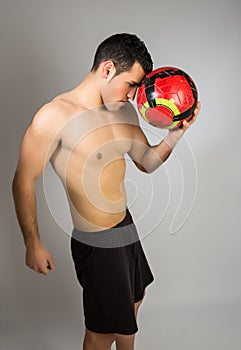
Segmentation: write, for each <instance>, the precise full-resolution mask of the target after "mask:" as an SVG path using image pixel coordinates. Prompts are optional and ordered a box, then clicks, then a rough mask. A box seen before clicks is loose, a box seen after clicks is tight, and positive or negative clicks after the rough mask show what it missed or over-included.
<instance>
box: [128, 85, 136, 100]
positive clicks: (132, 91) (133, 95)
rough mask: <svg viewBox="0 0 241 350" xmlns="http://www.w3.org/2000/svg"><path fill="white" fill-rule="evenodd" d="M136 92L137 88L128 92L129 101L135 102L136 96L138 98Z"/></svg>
mask: <svg viewBox="0 0 241 350" xmlns="http://www.w3.org/2000/svg"><path fill="white" fill-rule="evenodd" d="M136 90H137V89H136V88H135V89H132V90H130V91H129V92H128V95H127V97H128V99H129V100H131V101H134V99H135V96H136Z"/></svg>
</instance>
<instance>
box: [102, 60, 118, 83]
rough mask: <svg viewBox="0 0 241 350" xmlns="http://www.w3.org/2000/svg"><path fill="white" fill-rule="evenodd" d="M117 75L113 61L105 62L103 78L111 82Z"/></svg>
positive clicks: (103, 64)
mask: <svg viewBox="0 0 241 350" xmlns="http://www.w3.org/2000/svg"><path fill="white" fill-rule="evenodd" d="M115 73H116V68H115V65H114V63H113V62H112V61H105V62H103V63H102V69H101V76H102V78H104V79H107V80H108V81H110V80H111V79H112V78H113V77H114V75H115Z"/></svg>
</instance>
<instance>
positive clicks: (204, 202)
mask: <svg viewBox="0 0 241 350" xmlns="http://www.w3.org/2000/svg"><path fill="white" fill-rule="evenodd" d="M240 15H241V3H240V1H238V0H237V1H234V0H231V1H222V0H221V1H213V0H211V1H206V0H203V1H199V2H197V1H190V0H189V1H188V0H186V1H177V0H174V1H171V2H167V1H165V2H164V1H148V2H144V3H142V4H141V3H140V2H139V1H122V2H116V3H114V2H113V1H105V0H103V1H101V2H99V3H95V2H94V1H91V0H90V1H88V2H81V1H74V0H69V1H61V0H50V1H44V0H42V1H35V0H31V1H30V0H29V1H27V0H22V1H11V0H8V1H3V0H1V9H0V39H1V40H0V64H1V72H0V79H1V80H0V81H1V93H0V102H1V138H0V143H1V146H0V151H1V184H0V186H1V202H0V205H1V208H0V216H1V236H0V240H1V244H0V266H1V268H0V271H1V272H0V273H1V292H0V293H1V295H0V303H1V313H0V332H1V338H0V339H1V340H0V341H1V343H0V346H1V349H4V350H13V349H14V350H20V349H21V350H22V349H25V350H30V349H33V347H34V348H35V349H36V350H38V349H39V350H40V349H46V350H55V349H56V350H57V349H58V350H65V349H68V350H77V349H80V348H81V346H80V344H81V342H82V336H83V331H84V328H83V310H82V304H81V289H80V288H79V285H78V283H77V280H76V278H75V275H74V272H73V265H72V260H71V257H70V250H69V235H68V234H66V231H68V230H69V229H70V227H71V224H70V221H69V216H68V211H67V210H66V202H65V199H64V195H63V190H62V188H61V186H60V184H59V181H58V178H57V177H56V176H55V175H54V174H53V172H52V170H51V168H50V167H48V168H47V169H46V171H45V173H44V176H42V177H41V178H39V180H38V182H37V188H36V195H37V203H38V222H39V228H40V232H41V237H42V241H43V243H44V245H45V246H46V247H47V249H49V251H50V252H51V253H52V255H53V257H54V260H55V263H56V266H57V268H56V271H55V272H54V273H50V274H49V275H48V276H43V275H39V274H36V273H34V272H33V271H31V270H29V269H28V268H26V267H25V265H24V251H25V250H24V245H23V241H22V238H21V233H20V230H19V227H18V225H17V221H16V217H15V213H14V210H13V202H12V197H11V181H12V177H13V174H14V171H15V168H16V163H17V159H18V154H19V147H20V143H21V139H22V137H23V134H24V132H25V130H26V128H27V126H28V125H29V123H30V122H31V119H32V117H33V115H34V114H35V113H36V111H37V110H38V109H39V108H40V106H42V105H43V104H44V103H46V102H47V101H49V100H50V99H52V98H53V97H54V96H56V95H57V94H59V93H61V92H63V91H66V90H69V89H71V88H73V87H74V86H76V85H77V84H78V83H79V82H80V81H81V79H82V78H84V76H85V75H86V74H87V72H88V71H89V69H90V66H91V63H92V58H93V54H94V51H95V49H96V47H97V45H98V44H99V42H100V41H101V40H103V39H104V38H105V37H107V36H109V35H111V34H113V33H115V32H131V33H136V34H137V35H138V36H140V37H141V38H142V39H143V40H144V41H145V43H146V45H147V46H148V48H149V50H150V52H151V53H152V57H153V60H154V66H155V68H157V67H160V66H165V65H170V66H177V67H180V68H182V69H184V70H185V71H187V72H188V73H189V74H190V75H191V76H192V77H193V78H194V80H195V82H196V83H197V85H198V88H199V95H200V100H201V102H202V111H201V113H200V118H199V121H198V122H197V123H196V124H195V125H194V126H193V127H192V129H191V130H189V131H188V132H187V134H186V136H185V138H184V139H183V140H182V141H181V142H180V143H179V144H178V146H177V148H176V150H175V153H173V155H172V156H171V158H170V159H169V160H168V161H167V163H166V164H165V165H164V166H163V167H162V168H159V169H158V170H157V171H156V172H155V173H154V174H152V175H151V176H148V175H146V174H142V173H140V172H139V171H138V169H136V168H135V167H134V166H133V165H132V164H131V162H129V161H128V170H127V181H126V186H127V189H128V193H129V196H128V201H129V205H130V207H131V212H132V214H133V216H134V218H135V219H136V222H137V226H138V229H139V232H140V234H141V236H142V238H143V240H142V242H143V246H144V249H145V252H146V255H147V257H148V260H149V262H150V265H151V267H152V270H153V273H154V275H155V282H154V284H152V285H151V286H150V287H149V288H148V293H147V297H146V300H145V302H144V304H143V305H142V307H141V310H140V313H139V328H140V331H139V333H138V334H137V337H136V345H137V346H136V348H137V349H138V350H144V349H149V350H154V349H163V350H174V349H177V348H178V349H185V350H189V349H190V350H191V349H192V350H193V349H195V350H199V349H200V350H201V349H202V350H203V349H215V350H216V349H220V350H221V349H232V350H236V349H240V345H241V336H240V333H239V331H240V326H241V316H240V315H241V314H240V311H241V310H240V306H241V305H240V304H241V281H240V272H241V266H240V263H241V254H240V243H241V239H240V193H241V186H240V176H241V166H240V135H239V132H240V126H241V123H240V108H239V104H240V96H239V90H240V86H239V85H240V84H239V79H240V74H239V69H238V60H239V61H240V22H241V21H240ZM141 123H142V125H143V128H144V131H145V132H146V134H147V136H148V139H149V141H150V142H151V143H155V142H158V141H159V140H160V139H161V138H162V137H164V135H165V132H163V131H161V130H156V129H154V128H152V127H150V126H148V125H147V124H145V122H142V121H141ZM43 180H45V182H44V183H45V185H43ZM151 191H152V192H153V194H151ZM45 193H47V194H46V195H45ZM59 199H61V200H59ZM56 205H57V208H56ZM146 208H147V210H146ZM178 208H179V209H178ZM175 214H176V218H175ZM173 218H174V221H173Z"/></svg>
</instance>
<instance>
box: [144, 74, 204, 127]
mask: <svg viewBox="0 0 241 350" xmlns="http://www.w3.org/2000/svg"><path fill="white" fill-rule="evenodd" d="M197 100H198V93H197V88H196V85H195V83H194V81H193V80H192V78H191V77H190V76H189V75H188V74H187V73H185V72H184V71H182V70H181V69H179V68H174V67H163V68H158V69H155V70H153V71H152V72H151V73H149V74H147V76H146V77H145V79H144V81H143V84H142V85H141V87H140V88H139V89H138V92H137V107H138V110H139V112H140V114H141V116H142V117H143V118H144V120H145V121H146V122H148V123H149V124H151V125H153V126H156V127H158V128H162V129H173V128H175V127H178V126H180V125H181V124H182V122H183V121H184V120H185V119H189V118H190V117H191V116H192V114H193V112H194V109H195V108H196V105H197Z"/></svg>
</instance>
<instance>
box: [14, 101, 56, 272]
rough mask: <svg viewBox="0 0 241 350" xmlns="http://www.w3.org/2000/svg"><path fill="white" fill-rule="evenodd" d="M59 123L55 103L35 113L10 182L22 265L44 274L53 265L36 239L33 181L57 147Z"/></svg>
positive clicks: (49, 256) (48, 254) (47, 253)
mask: <svg viewBox="0 0 241 350" xmlns="http://www.w3.org/2000/svg"><path fill="white" fill-rule="evenodd" d="M62 124H63V120H62V118H61V116H60V106H59V103H58V102H54V103H53V102H52V103H49V104H46V105H45V106H43V107H42V108H41V109H40V110H39V111H38V112H37V114H36V115H35V117H34V118H33V120H32V122H31V124H30V125H29V127H28V129H27V131H26V133H25V135H24V137H23V141H22V144H21V150H20V156H19V161H18V165H17V169H16V171H15V175H14V178H13V183H12V192H13V199H14V204H15V210H16V214H17V218H18V222H19V225H20V228H21V231H22V234H23V239H24V243H25V246H26V265H27V266H28V267H30V268H32V269H33V270H34V271H36V272H40V273H44V274H47V273H48V272H49V269H54V268H55V266H54V263H53V259H52V257H51V255H50V253H49V252H48V251H47V250H46V249H45V248H44V247H43V246H42V244H41V240H40V235H39V230H38V225H37V213H36V212H37V210H36V198H35V182H36V179H37V178H38V176H40V175H41V174H42V172H43V170H44V168H45V166H46V164H47V162H48V160H49V159H50V157H51V155H52V154H53V152H54V151H55V150H56V148H57V146H58V142H59V137H57V134H58V131H59V130H60V128H61V125H62Z"/></svg>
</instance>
